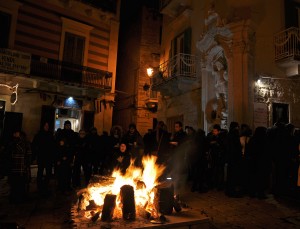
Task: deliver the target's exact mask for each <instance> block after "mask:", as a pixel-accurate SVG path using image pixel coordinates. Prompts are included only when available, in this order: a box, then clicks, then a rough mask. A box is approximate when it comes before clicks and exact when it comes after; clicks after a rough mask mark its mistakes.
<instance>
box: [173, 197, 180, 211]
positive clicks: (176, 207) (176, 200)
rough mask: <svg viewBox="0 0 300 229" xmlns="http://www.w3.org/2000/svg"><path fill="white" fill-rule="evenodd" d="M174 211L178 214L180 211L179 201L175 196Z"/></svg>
mask: <svg viewBox="0 0 300 229" xmlns="http://www.w3.org/2000/svg"><path fill="white" fill-rule="evenodd" d="M174 209H175V211H176V212H180V211H181V206H180V200H179V196H178V195H176V196H175V197H174Z"/></svg>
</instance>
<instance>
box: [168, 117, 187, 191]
mask: <svg viewBox="0 0 300 229" xmlns="http://www.w3.org/2000/svg"><path fill="white" fill-rule="evenodd" d="M185 140H186V133H185V132H184V131H183V128H182V122H180V121H177V122H175V124H174V133H173V135H172V137H171V141H170V145H171V155H170V160H171V174H172V178H173V180H174V185H175V190H177V191H178V190H179V189H180V188H181V185H182V184H184V183H185V181H186V177H185V176H186V172H187V170H186V167H185V166H184V157H185V153H186V145H185V144H184V142H185Z"/></svg>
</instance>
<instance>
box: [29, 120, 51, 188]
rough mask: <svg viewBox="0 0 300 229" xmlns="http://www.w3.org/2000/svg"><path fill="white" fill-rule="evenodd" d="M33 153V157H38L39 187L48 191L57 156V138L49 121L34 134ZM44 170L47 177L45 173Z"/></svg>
mask: <svg viewBox="0 0 300 229" xmlns="http://www.w3.org/2000/svg"><path fill="white" fill-rule="evenodd" d="M32 153H33V159H34V160H35V159H36V161H37V166H38V170H37V186H38V189H39V191H41V192H47V191H48V184H49V181H50V178H51V176H52V168H53V162H54V158H55V140H54V136H53V133H52V132H51V131H49V124H48V122H45V123H44V125H43V127H42V129H41V130H40V131H39V132H38V133H37V134H36V135H35V136H34V138H33V141H32ZM44 171H45V177H44V175H43V174H44Z"/></svg>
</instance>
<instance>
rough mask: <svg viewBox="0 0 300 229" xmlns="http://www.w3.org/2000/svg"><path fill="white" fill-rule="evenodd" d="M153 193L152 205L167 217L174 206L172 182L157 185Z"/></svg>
mask: <svg viewBox="0 0 300 229" xmlns="http://www.w3.org/2000/svg"><path fill="white" fill-rule="evenodd" d="M155 188H156V191H155V198H154V205H155V207H156V209H157V210H158V211H159V212H160V213H161V214H164V215H169V214H171V213H172V211H173V206H174V186H173V183H172V182H164V183H162V184H160V185H157V186H156V187H155Z"/></svg>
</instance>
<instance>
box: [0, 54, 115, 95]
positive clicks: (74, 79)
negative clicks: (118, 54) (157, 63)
mask: <svg viewBox="0 0 300 229" xmlns="http://www.w3.org/2000/svg"><path fill="white" fill-rule="evenodd" d="M0 59H1V63H0V72H5V73H13V74H21V75H30V76H33V77H40V78H47V79H51V80H56V81H61V82H63V83H73V84H76V85H77V86H84V87H94V88H101V89H109V90H110V89H111V84H112V73H111V72H108V71H103V70H100V69H95V68H90V67H86V66H81V65H77V64H72V63H67V62H62V61H59V60H54V59H47V58H43V57H33V55H31V54H30V53H24V52H20V51H17V50H11V49H0Z"/></svg>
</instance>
